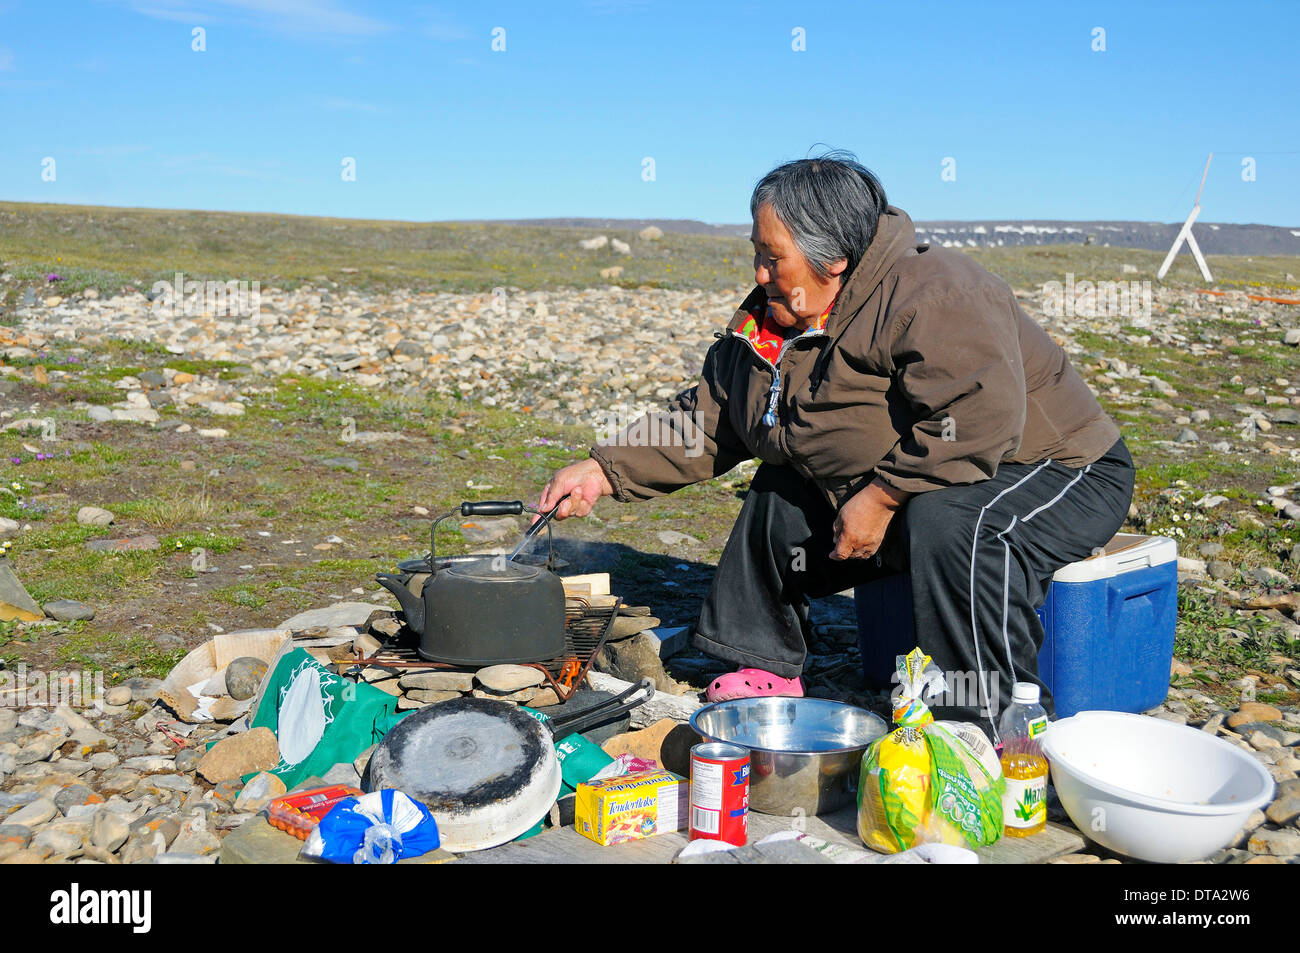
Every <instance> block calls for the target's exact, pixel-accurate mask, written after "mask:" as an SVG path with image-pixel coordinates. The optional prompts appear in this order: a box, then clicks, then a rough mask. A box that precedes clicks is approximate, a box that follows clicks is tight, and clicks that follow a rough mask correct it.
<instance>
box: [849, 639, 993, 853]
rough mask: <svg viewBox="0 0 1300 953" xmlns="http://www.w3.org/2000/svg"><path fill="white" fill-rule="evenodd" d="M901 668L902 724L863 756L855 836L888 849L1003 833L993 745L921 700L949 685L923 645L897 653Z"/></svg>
mask: <svg viewBox="0 0 1300 953" xmlns="http://www.w3.org/2000/svg"><path fill="white" fill-rule="evenodd" d="M898 675H899V683H900V684H901V685H902V693H901V695H900V697H899V698H898V699H897V700H896V701H895V703H894V723H895V724H896V725H897V726H898V727H896V728H895V729H894V730H893V731H891V732H889V734H887V735H885V736H883V737H881V738H877V739H876V740H875V741H873V742H872V743H871V746H870V747H869V748H868V749H867V751H866V753H865V754H864V755H863V757H862V773H861V776H860V778H859V781H858V836H859V837H861V838H862V842H863V843H864V844H866V845H867V846H868V847H870V848H871V849H873V850H878V851H880V852H881V853H886V854H893V853H897V852H899V851H904V850H907V849H909V848H911V847H915V846H916V845H918V844H951V845H953V846H956V847H969V848H972V849H973V848H976V847H980V846H982V845H985V844H992V843H993V842H994V841H996V840H997V839H998V838H999V837H1001V836H1002V794H1003V792H1004V791H1005V789H1006V781H1005V780H1004V779H1003V777H1002V768H1001V766H1000V765H999V763H998V760H997V755H996V754H995V753H994V752H993V747H992V745H990V744H989V743H988V739H986V738H985V737H984V734H983V732H981V731H980V730H979V728H977V727H975V726H974V725H967V724H963V723H960V722H936V721H935V720H934V716H933V715H932V714H931V713H930V708H929V706H928V705H926V703H925V700H924V699H925V698H926V697H933V696H935V695H937V694H939V693H941V692H942V691H943V690H944V678H943V674H942V673H941V672H939V670H938V669H937V668H936V667H935V666H934V665H933V664H931V662H930V657H929V656H928V655H924V654H922V652H921V650H920V649H919V648H918V649H913V650H912V651H911V652H909V653H908V654H907V656H906V657H903V656H900V657H899V660H898Z"/></svg>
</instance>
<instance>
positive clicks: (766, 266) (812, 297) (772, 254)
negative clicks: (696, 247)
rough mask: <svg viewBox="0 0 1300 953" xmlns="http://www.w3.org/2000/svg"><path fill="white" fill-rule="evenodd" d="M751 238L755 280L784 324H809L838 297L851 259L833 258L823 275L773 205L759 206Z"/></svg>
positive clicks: (779, 321) (801, 326) (787, 325)
mask: <svg viewBox="0 0 1300 953" xmlns="http://www.w3.org/2000/svg"><path fill="white" fill-rule="evenodd" d="M749 240H750V241H751V242H752V243H753V245H754V281H755V282H756V283H757V284H760V285H762V286H763V289H764V290H765V291H766V292H767V300H768V303H769V304H770V305H771V306H772V319H773V320H774V321H776V323H777V324H779V325H781V326H782V327H785V328H798V329H799V330H803V329H804V328H807V327H808V326H809V325H810V324H811V323H812V322H813V321H814V320H815V319H816V318H818V317H820V316H821V313H822V312H823V311H825V310H826V308H827V307H828V306H829V305H830V303H831V302H832V301H834V300H835V295H836V294H837V293H838V292H839V290H840V284H841V282H840V276H841V275H842V274H843V273H844V269H845V268H846V267H848V260H847V259H844V258H840V259H838V260H837V261H835V262H833V263H832V264H831V267H830V271H831V274H830V275H829V276H828V277H826V278H823V277H821V276H820V275H819V274H817V272H815V271H813V269H812V266H811V265H809V264H808V261H807V259H805V258H804V256H803V253H802V252H800V251H799V249H798V248H797V247H795V243H794V238H793V236H791V234H790V230H789V229H788V228H786V227H785V225H783V224H782V222H781V220H780V219H779V218H777V217H776V212H774V211H773V210H772V206H771V205H760V206H759V207H758V211H757V212H756V213H755V215H754V227H753V229H752V230H751V231H750V233H749Z"/></svg>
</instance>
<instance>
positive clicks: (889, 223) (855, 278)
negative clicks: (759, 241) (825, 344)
mask: <svg viewBox="0 0 1300 953" xmlns="http://www.w3.org/2000/svg"><path fill="white" fill-rule="evenodd" d="M915 247H916V228H915V227H914V226H913V225H912V220H911V218H909V217H908V214H907V213H906V212H904V211H903V210H902V209H900V208H895V207H894V206H892V205H891V206H889V207H888V208H887V209H886V210H885V214H884V215H881V216H880V222H879V224H878V225H877V226H876V236H875V238H873V239H872V240H871V244H870V245H868V246H867V253H866V254H865V255H863V256H862V258H861V259H860V260H859V261H858V266H857V267H856V268H854V269H853V274H851V275H849V278H848V281H846V282H845V283H844V287H843V288H842V289H841V290H840V294H839V297H838V298H837V299H836V301H835V304H834V305H833V306H832V307H831V313H830V314H829V315H828V316H827V318H826V333H827V334H829V335H831V336H834V335H835V333H836V332H837V331H838V330H839V329H840V327H841V326H842V325H843V324H844V323H845V322H846V321H848V320H849V319H850V318H852V317H853V315H855V314H857V313H858V311H859V310H860V309H861V308H862V306H863V305H864V304H865V303H866V301H867V299H868V298H870V297H871V296H872V294H874V293H875V290H876V288H878V287H879V286H880V283H881V282H882V281H883V280H884V279H885V275H887V274H889V271H890V269H891V268H893V267H894V263H895V262H896V261H897V260H898V259H899V258H901V257H902V256H903V255H904V254H906V253H907V252H908V251H909V250H911V249H913V248H915ZM766 303H767V292H766V291H764V290H763V286H762V285H755V286H754V290H753V291H751V292H750V293H749V295H748V296H747V297H746V298H745V300H744V301H742V302H741V304H740V308H739V309H738V310H737V311H736V314H735V315H734V316H733V317H732V319H731V322H730V323H729V324H728V325H727V327H728V328H729V329H730V330H733V331H735V330H739V328H740V326H741V324H742V323H743V322H744V321H745V319H746V318H747V317H748V316H749V314H750V312H751V311H752V310H753V309H754V308H757V307H759V306H761V305H763V304H766Z"/></svg>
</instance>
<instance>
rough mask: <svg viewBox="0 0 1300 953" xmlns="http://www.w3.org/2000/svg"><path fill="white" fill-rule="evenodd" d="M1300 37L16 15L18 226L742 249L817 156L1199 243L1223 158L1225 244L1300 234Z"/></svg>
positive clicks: (761, 18)
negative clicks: (426, 229) (53, 207)
mask: <svg viewBox="0 0 1300 953" xmlns="http://www.w3.org/2000/svg"><path fill="white" fill-rule="evenodd" d="M196 28H199V29H202V30H203V31H204V36H203V40H204V45H205V46H206V49H205V50H203V51H195V50H194V49H192V46H193V45H194V42H195V40H194V37H193V30H194V29H196ZM496 28H501V29H503V30H504V46H505V48H504V50H500V51H494V50H493V48H492V44H493V39H494V37H493V31H494V30H495V29H496ZM1096 28H1102V29H1103V30H1104V31H1105V34H1104V43H1105V49H1104V51H1102V50H1094V49H1093V46H1094V45H1096V44H1097V40H1098V39H1099V37H1095V36H1094V30H1095V29H1096ZM1298 28H1300V2H1296V0H1286V2H1277V3H1253V2H1243V3H1199V2H1172V0H1171V2H1141V0H1138V2H1129V3H1080V2H1073V0H1071V2H1063V3H1056V2H1050V0H1049V2H1047V3H1043V2H1038V3H1002V4H998V3H990V4H983V3H971V4H965V3H944V2H932V3H924V2H921V3H889V4H884V3H877V2H872V3H855V2H851V0H849V2H841V3H836V4H826V3H807V4H804V3H800V4H792V3H789V2H785V3H768V2H752V3H726V2H720V3H708V2H703V3H701V2H694V3H677V2H665V3H659V2H651V0H645V2H637V0H625V2H620V0H588V2H573V3H564V2H554V3H550V2H545V3H536V2H532V3H488V2H478V3H446V4H441V5H428V4H402V3H366V2H361V0H266V2H255V0H216V2H197V0H90V2H66V3H65V2H59V0H47V2H15V0H0V137H2V139H3V148H0V199H8V200H18V201H49V202H61V203H84V204H95V205H119V206H148V207H158V208H201V209H226V210H243V211H270V212H285V213H299V214H308V215H334V216H343V217H362V218H398V219H412V220H438V219H461V218H528V217H542V216H570V215H572V216H611V217H620V218H622V217H645V218H697V219H703V220H705V221H710V222H744V221H747V220H748V199H749V192H750V190H751V189H752V187H753V185H754V183H755V181H756V180H757V179H758V178H759V177H760V176H761V175H762V174H763V173H764V172H766V171H767V170H768V169H769V168H771V167H772V166H773V165H775V164H777V163H779V162H781V161H783V160H786V159H791V158H799V157H802V156H805V155H807V154H809V151H810V150H811V149H814V148H816V147H818V146H819V145H823V144H824V145H829V146H835V147H840V148H846V149H850V150H852V151H854V152H856V153H857V154H858V156H859V157H860V159H861V160H862V161H863V162H864V163H865V164H866V165H867V166H868V167H870V168H871V169H873V170H874V171H875V172H876V173H877V174H878V175H879V176H880V177H881V179H882V181H883V182H884V184H885V187H886V189H887V191H888V193H889V196H890V199H891V201H893V202H894V203H895V204H897V205H899V206H901V207H903V208H904V209H906V210H907V211H908V212H909V213H911V214H912V216H913V217H914V218H918V219H975V218H1013V219H1022V218H1059V219H1135V220H1155V221H1181V220H1182V219H1183V218H1184V217H1185V216H1186V214H1187V212H1188V211H1189V210H1190V208H1191V204H1192V201H1193V199H1194V197H1195V194H1196V187H1197V184H1198V182H1199V179H1200V174H1201V168H1202V166H1203V165H1204V162H1205V158H1206V155H1207V153H1209V152H1210V151H1214V152H1215V157H1214V163H1213V165H1212V167H1211V170H1210V175H1209V180H1208V182H1207V184H1206V187H1205V195H1204V197H1203V199H1202V209H1203V210H1202V216H1201V217H1202V220H1204V221H1221V222H1258V223H1265V224H1273V225H1286V226H1296V225H1300V187H1298V186H1300V132H1298V130H1300V123H1297V119H1298V118H1300V107H1297V96H1296V90H1297V86H1298V85H1300V83H1298V82H1297V76H1296V74H1295V72H1294V56H1293V48H1294V43H1295V38H1296V36H1297V35H1298V34H1300V30H1298ZM797 30H802V31H803V32H802V36H803V38H804V45H805V47H806V48H805V49H803V50H795V49H793V48H792V47H793V46H794V45H797V38H796V34H795V31H797ZM498 37H500V34H498ZM498 43H499V40H498ZM347 157H350V158H352V159H354V160H355V163H356V177H355V181H344V180H343V177H342V174H341V173H342V164H343V161H344V159H345V158H347ZM647 157H649V158H651V159H653V162H654V168H653V172H654V175H653V178H652V179H649V180H647V178H646V177H645V175H644V174H643V169H644V168H645V165H644V163H645V159H646V158H647ZM1246 157H1250V158H1253V159H1254V164H1255V165H1254V172H1255V178H1254V181H1244V180H1243V175H1242V161H1243V159H1244V158H1246ZM948 158H951V159H952V160H954V163H955V165H953V166H950V168H955V172H956V177H955V180H954V181H944V179H943V178H942V175H941V173H942V171H943V168H944V166H943V162H944V160H945V159H948ZM46 159H53V160H54V180H53V181H46V180H44V179H43V178H42V170H43V168H48V163H47V164H46V165H44V166H43V162H45V160H46Z"/></svg>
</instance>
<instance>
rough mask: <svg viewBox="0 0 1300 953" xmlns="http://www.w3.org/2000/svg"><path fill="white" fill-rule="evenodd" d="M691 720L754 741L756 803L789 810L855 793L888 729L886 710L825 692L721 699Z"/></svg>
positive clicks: (815, 809)
mask: <svg viewBox="0 0 1300 953" xmlns="http://www.w3.org/2000/svg"><path fill="white" fill-rule="evenodd" d="M691 727H692V728H694V729H695V732H696V733H697V734H698V735H700V736H701V737H703V738H704V739H706V740H708V741H729V742H732V743H733V744H738V745H743V746H744V747H746V748H748V749H749V752H750V754H749V806H750V807H751V808H752V809H753V810H755V811H758V812H759V813H761V814H779V815H784V816H786V817H789V816H791V815H794V814H796V813H797V812H799V811H803V812H804V813H805V814H814V815H815V814H827V813H830V812H831V811H834V810H836V809H838V808H841V807H843V806H844V805H846V804H848V803H850V802H852V801H854V800H855V799H856V797H857V790H858V770H859V768H860V767H861V766H862V754H863V752H864V751H866V749H867V746H868V745H870V744H871V742H873V741H875V740H876V739H877V738H879V737H880V736H881V735H883V734H884V733H885V731H886V726H885V721H884V719H883V718H881V717H880V716H879V715H876V714H873V713H872V712H869V711H867V710H866V709H865V708H856V707H854V706H853V705H846V704H844V703H843V702H834V701H827V700H826V699H824V698H740V699H736V700H735V701H729V702H717V703H715V704H712V705H708V706H706V707H704V708H701V709H699V710H698V711H696V712H695V714H693V715H691Z"/></svg>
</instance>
